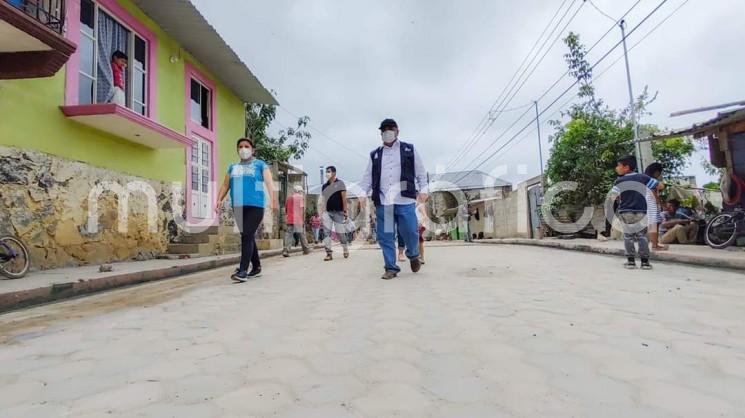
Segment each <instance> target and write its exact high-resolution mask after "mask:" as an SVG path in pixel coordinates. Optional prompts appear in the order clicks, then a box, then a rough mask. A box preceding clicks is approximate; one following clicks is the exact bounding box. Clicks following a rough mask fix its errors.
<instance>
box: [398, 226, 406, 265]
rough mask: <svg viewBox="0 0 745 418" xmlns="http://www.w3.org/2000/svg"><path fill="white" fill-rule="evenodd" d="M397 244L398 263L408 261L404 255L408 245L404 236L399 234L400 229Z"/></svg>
mask: <svg viewBox="0 0 745 418" xmlns="http://www.w3.org/2000/svg"><path fill="white" fill-rule="evenodd" d="M396 244H398V261H406V254H404V252H405V251H406V243H405V242H404V237H403V235H401V234H399V233H398V228H396Z"/></svg>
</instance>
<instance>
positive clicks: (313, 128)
mask: <svg viewBox="0 0 745 418" xmlns="http://www.w3.org/2000/svg"><path fill="white" fill-rule="evenodd" d="M279 108H280V109H282V110H284V111H285V112H287V114H289V115H290V116H292V117H294V118H296V119H300V117H299V116H297V115H295V114H294V113H292V112H290V111H289V110H288V109H287V108H285V107H284V106H282V105H280V106H279ZM308 128H310V129H311V130H313V131H315V132H316V133H318V134H319V135H321V136H322V137H324V138H326V139H328V140H329V141H331V142H333V143H335V144H337V145H338V146H340V147H342V148H344V149H346V150H347V151H349V152H351V153H352V154H353V155H355V156H357V157H360V158H364V159H367V156H365V155H363V154H361V153H360V152H359V151H358V150H354V149H352V148H349V147H348V146H346V145H344V143H342V142H340V141H337V140H336V139H334V138H332V137H330V136H329V135H326V134H325V133H323V132H322V131H321V130H319V129H318V128H316V127H315V126H313V125H312V124H310V123H308Z"/></svg>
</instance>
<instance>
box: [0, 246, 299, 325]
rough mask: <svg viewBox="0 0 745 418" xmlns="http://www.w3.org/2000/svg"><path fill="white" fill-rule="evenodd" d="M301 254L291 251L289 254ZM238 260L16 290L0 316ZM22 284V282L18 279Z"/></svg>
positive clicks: (1, 301)
mask: <svg viewBox="0 0 745 418" xmlns="http://www.w3.org/2000/svg"><path fill="white" fill-rule="evenodd" d="M300 251H301V250H299V249H297V250H293V251H291V252H292V253H295V252H300ZM281 255H282V250H281V249H277V250H267V251H265V252H263V254H261V258H262V259H265V258H271V257H278V256H281ZM239 260H240V254H236V255H229V256H225V258H220V259H216V260H209V261H202V262H196V263H193V264H188V265H184V266H171V267H161V268H156V269H151V270H143V271H137V272H131V273H122V274H118V275H113V276H107V277H101V278H99V279H90V280H78V281H72V282H66V283H54V284H51V285H47V286H43V287H39V288H35V289H28V290H19V291H16V292H9V293H3V294H0V314H1V313H5V312H9V311H14V310H18V309H23V308H28V307H31V306H36V305H41V304H44V303H49V302H57V301H61V300H64V299H70V298H74V297H78V296H84V295H88V294H92V293H97V292H102V291H105V290H111V289H116V288H119V287H125V286H131V285H136V284H142V283H148V282H154V281H158V280H165V279H171V278H174V277H178V276H184V275H187V274H193V273H199V272H202V271H207V270H213V269H217V268H221V267H226V266H230V265H235V264H237V263H238V262H239ZM20 280H23V279H20Z"/></svg>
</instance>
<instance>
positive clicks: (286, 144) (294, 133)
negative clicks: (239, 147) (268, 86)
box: [246, 104, 311, 162]
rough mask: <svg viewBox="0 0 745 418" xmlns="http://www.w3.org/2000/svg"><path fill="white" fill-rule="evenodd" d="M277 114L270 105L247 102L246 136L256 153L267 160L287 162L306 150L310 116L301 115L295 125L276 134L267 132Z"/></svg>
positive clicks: (309, 136) (297, 157) (308, 139)
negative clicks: (254, 147)
mask: <svg viewBox="0 0 745 418" xmlns="http://www.w3.org/2000/svg"><path fill="white" fill-rule="evenodd" d="M276 116H277V108H276V106H272V105H260V104H248V105H247V106H246V136H249V137H251V139H252V140H253V141H254V144H255V146H256V154H257V155H258V156H259V158H261V159H263V160H265V161H267V162H288V161H289V160H290V159H295V160H297V159H300V158H301V157H302V156H303V155H304V154H305V152H306V151H307V150H308V144H309V141H310V139H311V134H310V132H309V131H308V130H307V127H308V123H309V122H310V118H309V117H308V116H303V117H301V118H299V119H298V120H297V124H296V125H295V126H290V127H287V128H285V129H282V130H280V131H279V132H278V133H277V135H276V136H271V135H269V134H268V132H267V131H268V129H269V126H270V125H271V124H272V122H273V121H274V119H275V118H276Z"/></svg>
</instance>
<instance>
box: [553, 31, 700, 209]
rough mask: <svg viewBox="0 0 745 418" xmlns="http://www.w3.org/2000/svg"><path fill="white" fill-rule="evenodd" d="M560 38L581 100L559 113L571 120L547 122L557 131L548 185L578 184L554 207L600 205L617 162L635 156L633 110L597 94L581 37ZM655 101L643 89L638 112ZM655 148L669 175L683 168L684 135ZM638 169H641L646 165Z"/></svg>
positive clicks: (686, 147) (686, 152)
mask: <svg viewBox="0 0 745 418" xmlns="http://www.w3.org/2000/svg"><path fill="white" fill-rule="evenodd" d="M564 42H565V43H566V45H567V47H568V48H569V53H567V54H566V55H565V60H566V62H567V65H568V67H569V74H571V75H572V76H573V77H575V79H577V83H578V85H579V95H578V97H579V98H580V99H581V100H580V101H579V102H578V103H575V104H573V105H572V107H571V108H570V109H569V110H568V111H567V112H564V113H563V114H562V116H565V117H569V119H570V120H569V122H567V123H566V124H563V123H561V122H559V121H552V122H551V124H552V126H553V127H554V130H555V131H554V134H553V135H552V136H551V141H552V143H553V147H552V149H551V156H550V158H549V160H548V167H547V169H546V175H547V176H548V179H549V181H550V183H557V182H561V181H574V182H576V183H577V190H575V191H573V192H564V193H562V194H561V195H560V196H559V199H558V201H556V202H554V204H555V206H575V207H579V206H588V205H600V204H602V203H603V202H604V201H605V198H606V196H607V193H608V191H609V190H610V188H611V187H612V185H613V182H614V181H615V179H616V173H615V170H614V169H615V166H616V161H617V160H618V159H619V158H621V157H623V156H625V155H633V154H634V145H633V138H634V131H633V117H632V112H631V109H629V108H626V109H622V110H620V111H616V110H613V109H610V108H609V107H608V106H606V105H605V104H604V103H603V101H602V100H601V99H598V98H596V97H595V88H594V86H593V84H592V68H591V66H590V64H589V63H588V62H587V59H586V55H587V53H586V50H585V47H584V45H582V43H581V42H580V39H579V35H577V34H575V33H570V34H569V35H568V36H567V37H566V39H564ZM654 99H655V98H654V97H652V98H650V95H649V91H648V89H647V88H645V89H644V91H643V92H642V94H641V95H640V96H639V97H638V99H637V103H636V105H635V107H636V110H637V112H638V113H639V114H641V113H643V112H644V109H645V108H646V107H647V106H648V105H649V103H651V102H652V101H653V100H654ZM646 128H647V129H650V130H653V129H656V128H655V127H652V126H650V127H646ZM653 152H654V153H655V154H654V155H655V158H657V159H658V160H660V162H661V163H662V164H663V167H664V168H665V170H666V172H667V174H668V175H677V174H679V173H680V171H681V170H682V169H683V168H684V167H685V163H686V159H687V158H688V156H690V155H691V153H692V152H693V145H692V144H691V142H690V141H689V140H687V139H683V138H674V139H671V140H668V141H664V142H663V143H661V144H658V145H653ZM639 169H640V170H644V167H640V168H639Z"/></svg>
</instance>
